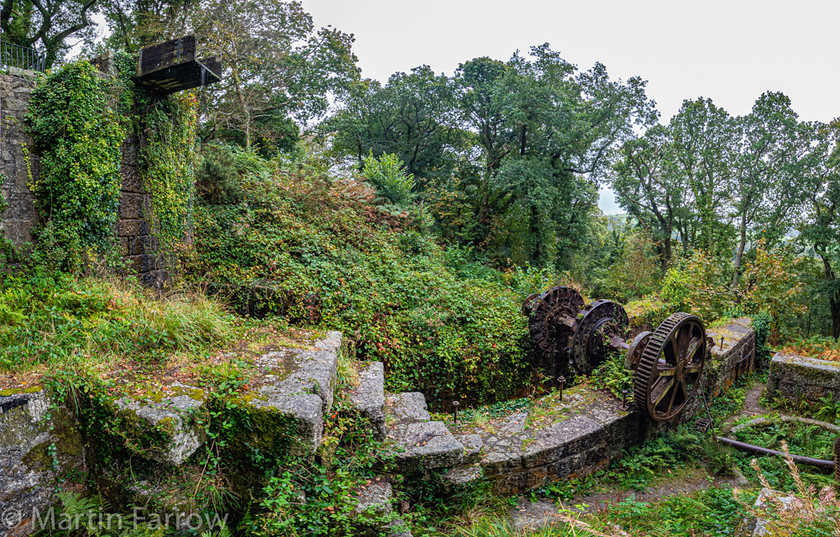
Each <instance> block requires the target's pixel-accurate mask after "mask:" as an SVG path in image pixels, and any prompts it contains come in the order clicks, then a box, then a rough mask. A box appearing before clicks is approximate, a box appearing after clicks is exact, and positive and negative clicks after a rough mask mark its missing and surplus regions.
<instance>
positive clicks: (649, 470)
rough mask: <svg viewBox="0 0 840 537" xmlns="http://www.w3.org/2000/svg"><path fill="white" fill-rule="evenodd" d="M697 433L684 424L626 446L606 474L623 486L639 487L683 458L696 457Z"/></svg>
mask: <svg viewBox="0 0 840 537" xmlns="http://www.w3.org/2000/svg"><path fill="white" fill-rule="evenodd" d="M699 446H700V436H699V435H698V433H697V432H695V431H692V430H691V429H690V428H689V427H688V426H685V425H683V426H680V427H679V428H678V429H677V430H676V431H674V432H672V433H668V434H662V435H659V436H657V437H656V438H653V439H650V440H648V441H647V442H645V443H644V444H642V445H640V446H636V447H633V448H630V449H629V450H628V452H627V455H626V456H625V457H624V458H622V459H620V460H617V461H616V462H614V463H613V465H612V466H611V467H610V471H609V478H610V479H611V480H612V481H613V482H616V483H619V484H621V485H623V486H625V487H629V488H633V489H636V490H642V489H644V488H645V487H647V486H648V485H649V484H651V483H652V482H654V481H655V480H656V479H657V478H661V477H662V474H663V472H667V471H668V470H673V469H674V468H676V467H677V466H679V465H680V464H684V463H685V462H687V461H691V460H695V461H696V460H697V459H698V457H697V455H698V454H699V451H698V450H699Z"/></svg>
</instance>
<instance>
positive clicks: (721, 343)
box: [720, 336, 723, 349]
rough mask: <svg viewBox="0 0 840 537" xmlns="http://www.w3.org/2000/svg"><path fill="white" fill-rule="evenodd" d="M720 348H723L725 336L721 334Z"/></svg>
mask: <svg viewBox="0 0 840 537" xmlns="http://www.w3.org/2000/svg"><path fill="white" fill-rule="evenodd" d="M720 348H721V349H722V348H723V336H720Z"/></svg>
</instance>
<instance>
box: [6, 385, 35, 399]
mask: <svg viewBox="0 0 840 537" xmlns="http://www.w3.org/2000/svg"><path fill="white" fill-rule="evenodd" d="M43 390H44V387H43V386H31V387H29V388H9V389H6V390H0V397H9V396H12V395H19V394H24V393H38V392H41V391H43Z"/></svg>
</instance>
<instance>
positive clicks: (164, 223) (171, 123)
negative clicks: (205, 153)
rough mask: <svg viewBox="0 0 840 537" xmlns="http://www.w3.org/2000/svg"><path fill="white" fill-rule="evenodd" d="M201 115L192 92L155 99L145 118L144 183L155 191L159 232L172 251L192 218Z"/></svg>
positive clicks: (143, 144) (143, 145)
mask: <svg viewBox="0 0 840 537" xmlns="http://www.w3.org/2000/svg"><path fill="white" fill-rule="evenodd" d="M197 119H198V101H197V100H196V99H195V97H194V96H193V95H192V94H189V95H180V94H178V95H172V96H169V97H167V98H165V99H160V100H155V101H153V102H151V103H150V105H149V107H148V108H147V109H146V111H145V113H144V115H143V117H142V118H141V124H142V125H143V127H144V128H143V143H142V145H141V151H140V168H141V170H142V177H143V183H144V185H145V186H146V188H147V189H148V190H149V192H150V193H151V195H152V211H153V213H154V224H155V232H156V234H157V235H158V238H159V239H160V242H161V246H163V248H164V249H166V250H169V251H171V250H172V248H173V247H174V246H175V245H177V244H178V243H179V242H180V241H181V240H183V239H184V235H185V233H186V232H187V230H188V228H189V224H190V221H191V216H192V207H193V200H194V192H195V160H196V153H195V134H196V122H197Z"/></svg>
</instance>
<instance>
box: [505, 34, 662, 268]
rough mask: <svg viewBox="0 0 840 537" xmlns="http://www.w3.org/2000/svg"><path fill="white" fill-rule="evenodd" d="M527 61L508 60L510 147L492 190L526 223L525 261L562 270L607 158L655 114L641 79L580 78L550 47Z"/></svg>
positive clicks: (599, 69) (598, 69)
mask: <svg viewBox="0 0 840 537" xmlns="http://www.w3.org/2000/svg"><path fill="white" fill-rule="evenodd" d="M531 56H532V58H533V60H530V61H529V60H527V59H526V58H524V57H522V56H520V55H519V54H516V55H514V57H513V59H511V61H510V62H509V70H508V71H507V73H506V75H505V79H504V84H502V85H500V87H499V90H500V91H501V93H502V97H501V98H500V100H501V101H502V103H503V106H504V110H505V114H506V117H507V121H508V125H509V127H510V128H511V129H512V130H513V132H514V136H515V141H514V145H513V148H512V151H511V152H510V154H509V155H508V156H507V157H506V158H505V159H504V162H503V164H502V167H501V168H500V171H499V174H498V178H497V185H498V188H500V189H501V190H502V191H504V192H506V193H508V198H507V201H508V204H509V205H510V206H511V207H512V208H513V209H514V210H515V211H516V212H515V214H516V215H517V218H523V219H525V222H527V229H523V232H524V233H525V234H526V235H525V236H526V241H527V243H528V250H529V251H528V256H527V258H528V260H530V261H531V262H533V263H535V264H538V265H547V264H549V262H555V263H556V264H557V265H558V266H561V267H563V266H568V263H569V260H570V258H571V254H572V253H573V252H574V250H575V249H576V248H577V247H578V246H579V245H580V243H581V239H583V238H584V237H585V234H586V229H585V228H586V223H587V221H588V218H589V215H590V214H591V208H592V206H593V205H594V203H595V202H596V200H597V188H596V186H597V182H598V179H599V178H601V177H603V176H604V173H605V171H606V170H607V169H608V164H609V157H610V156H611V150H612V149H613V148H615V147H616V145H617V144H620V143H621V142H623V141H624V140H627V139H629V138H631V137H632V135H633V125H634V124H649V123H650V122H651V121H653V119H654V118H655V117H656V112H655V110H654V108H653V103H652V102H651V101H650V100H649V99H648V98H647V96H646V94H645V91H644V88H645V82H644V81H643V80H641V79H639V78H631V79H630V80H628V81H627V82H626V83H622V82H621V81H613V80H610V79H609V77H608V76H607V72H606V69H605V68H604V66H603V65H601V64H596V65H595V66H594V67H593V68H592V69H591V70H589V71H586V72H583V73H580V72H578V71H577V68H576V67H575V66H574V65H572V64H570V63H569V62H567V61H565V60H563V59H562V58H561V57H560V55H559V54H558V53H557V52H555V51H553V50H551V49H550V48H549V47H548V45H541V46H538V47H533V48H532V49H531Z"/></svg>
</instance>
